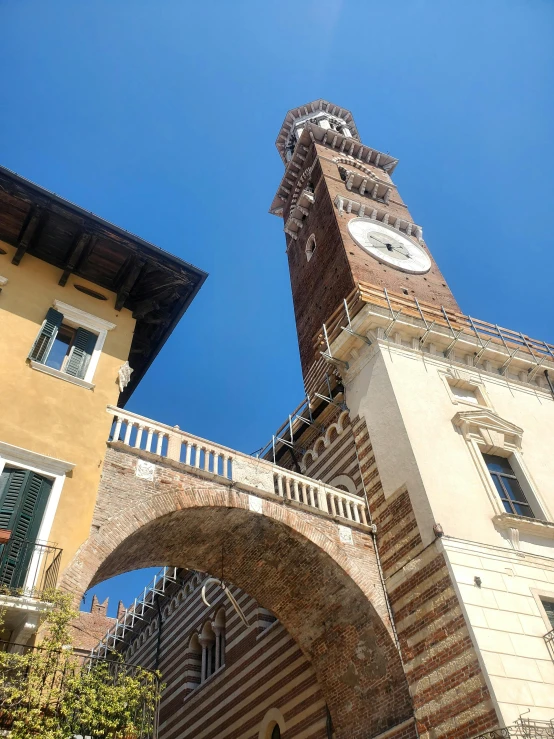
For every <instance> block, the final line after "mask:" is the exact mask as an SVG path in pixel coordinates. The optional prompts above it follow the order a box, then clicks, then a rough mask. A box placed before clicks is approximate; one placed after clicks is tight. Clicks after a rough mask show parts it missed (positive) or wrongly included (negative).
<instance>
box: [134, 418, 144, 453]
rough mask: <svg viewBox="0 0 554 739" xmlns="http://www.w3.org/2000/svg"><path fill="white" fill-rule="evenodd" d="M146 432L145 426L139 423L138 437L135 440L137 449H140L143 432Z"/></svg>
mask: <svg viewBox="0 0 554 739" xmlns="http://www.w3.org/2000/svg"><path fill="white" fill-rule="evenodd" d="M143 431H144V426H143V425H142V424H141V423H139V424H138V425H137V435H136V438H135V449H140V442H141V441H142V432H143Z"/></svg>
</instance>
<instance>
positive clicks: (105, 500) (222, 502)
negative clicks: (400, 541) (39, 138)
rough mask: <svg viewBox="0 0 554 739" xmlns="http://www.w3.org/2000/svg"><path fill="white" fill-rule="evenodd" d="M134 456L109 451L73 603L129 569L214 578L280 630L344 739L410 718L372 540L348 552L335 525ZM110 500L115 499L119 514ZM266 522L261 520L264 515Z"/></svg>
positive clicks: (72, 576)
mask: <svg viewBox="0 0 554 739" xmlns="http://www.w3.org/2000/svg"><path fill="white" fill-rule="evenodd" d="M136 456H137V453H135V454H132V453H128V452H122V451H119V450H116V449H109V450H108V452H107V455H106V461H105V464H104V472H103V480H104V479H105V480H107V484H106V486H105V489H104V488H103V487H102V484H101V487H100V491H99V499H98V503H97V508H99V509H102V510H106V511H109V514H108V515H104V517H102V516H101V515H100V513H97V515H96V518H95V520H96V521H99V522H101V523H98V524H97V525H95V526H93V532H92V533H91V536H90V537H89V539H88V540H87V541H86V542H85V543H84V544H83V546H82V547H81V548H80V550H79V551H78V553H77V555H76V556H75V558H74V560H73V561H72V562H71V564H70V565H69V567H68V568H67V569H66V570H65V572H64V576H63V579H62V587H64V588H65V589H67V590H71V591H72V592H74V593H76V594H77V595H78V597H80V595H81V594H82V593H83V592H84V591H85V590H86V589H87V588H88V587H90V586H91V585H94V584H96V583H98V582H101V581H102V580H105V579H108V578H110V577H113V576H115V575H118V574H121V573H123V572H127V571H129V570H133V569H139V568H143V567H152V566H159V567H161V566H164V565H167V566H176V567H183V568H189V569H193V570H197V571H200V572H206V573H212V574H214V575H216V576H217V575H219V573H220V571H221V545H222V543H224V544H225V578H226V579H227V580H228V581H229V582H232V583H234V584H235V585H237V586H238V587H239V588H241V589H243V590H244V591H245V592H248V593H249V594H250V595H251V596H252V597H253V598H254V599H255V600H256V601H257V602H258V603H259V604H260V605H261V606H263V607H264V608H267V609H268V610H270V611H271V612H272V613H274V614H275V616H276V617H277V618H278V619H279V620H280V621H281V623H282V624H283V626H284V627H285V628H286V629H287V630H288V632H289V633H290V634H291V636H292V637H293V638H294V639H295V641H296V642H297V644H298V645H299V647H300V648H301V650H302V651H303V653H304V654H305V656H306V657H307V659H308V660H309V661H310V662H311V665H312V667H313V669H314V671H315V674H316V678H317V680H318V683H319V685H320V688H321V690H322V693H323V695H324V698H325V700H326V703H327V705H328V706H329V710H330V713H331V716H332V719H333V725H334V727H335V731H336V737H337V739H346V737H352V736H356V737H359V739H365V738H366V737H367V738H368V739H369V737H374V736H376V735H378V734H379V733H382V732H384V731H386V730H388V729H390V728H391V727H393V726H395V725H397V724H400V723H401V722H402V721H405V720H407V719H410V718H411V717H412V716H413V709H412V705H411V700H410V696H409V693H408V688H407V683H406V680H405V676H404V672H403V669H402V664H401V661H400V658H399V654H398V651H397V649H396V646H395V643H394V641H393V639H392V636H391V633H390V625H389V624H388V617H387V614H386V609H385V606H384V602H383V594H382V591H381V590H380V587H381V586H380V580H379V575H378V569H377V562H376V559H375V553H374V550H373V540H372V537H371V536H370V535H369V534H367V533H365V532H364V531H358V530H355V529H354V530H353V544H352V545H348V546H345V545H344V544H342V543H341V540H340V532H339V527H338V525H337V523H336V522H335V521H333V520H332V518H331V517H328V518H326V517H323V516H315V515H313V514H310V513H308V512H306V511H302V510H298V509H296V508H294V507H291V506H288V505H283V504H281V503H279V502H274V501H273V500H270V499H268V498H261V497H257V498H256V505H255V506H252V498H253V496H251V495H248V494H247V493H244V492H241V491H239V490H238V489H235V488H233V486H232V485H223V484H218V483H216V482H211V481H207V480H205V479H202V478H200V477H197V476H195V475H194V474H192V473H191V472H188V471H183V470H182V468H179V469H177V467H176V466H172V465H171V464H170V463H167V464H166V463H162V462H160V463H159V464H158V465H157V466H156V474H155V479H154V481H153V482H152V481H147V480H143V479H141V478H137V477H136V476H135V474H134V467H135V466H136ZM111 496H117V500H118V501H119V503H120V504H119V505H118V506H114V505H113V503H112V498H111ZM125 500H127V501H128V504H127V505H125V504H121V501H125ZM260 510H261V513H260V512H259V511H260Z"/></svg>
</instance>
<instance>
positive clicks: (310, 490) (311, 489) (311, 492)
mask: <svg viewBox="0 0 554 739" xmlns="http://www.w3.org/2000/svg"><path fill="white" fill-rule="evenodd" d="M308 495H309V496H310V505H311V506H312V508H315V507H316V505H315V497H314V486H313V485H308Z"/></svg>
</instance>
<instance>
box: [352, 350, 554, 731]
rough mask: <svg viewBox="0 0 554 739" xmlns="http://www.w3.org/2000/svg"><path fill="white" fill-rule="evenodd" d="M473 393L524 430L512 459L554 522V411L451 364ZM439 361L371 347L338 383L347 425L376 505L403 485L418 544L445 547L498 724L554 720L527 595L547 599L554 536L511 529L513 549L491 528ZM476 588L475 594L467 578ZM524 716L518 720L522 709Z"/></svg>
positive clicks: (464, 407) (552, 664) (534, 610)
mask: <svg viewBox="0 0 554 739" xmlns="http://www.w3.org/2000/svg"><path fill="white" fill-rule="evenodd" d="M454 367H455V368H456V370H457V372H458V373H460V372H463V373H464V378H465V379H468V380H470V381H471V382H475V383H478V384H480V385H482V387H483V388H484V391H485V398H486V399H487V400H488V402H489V406H488V407H490V409H491V410H492V411H493V412H494V413H496V414H497V415H498V416H500V417H501V418H503V419H504V420H505V421H508V422H510V423H512V424H515V425H516V426H519V427H520V428H522V429H523V437H522V449H521V452H520V453H519V452H518V454H520V459H521V461H522V463H523V465H524V469H525V472H526V475H527V476H528V478H529V482H530V483H531V485H532V486H533V488H534V490H535V491H536V493H537V497H538V499H539V502H540V504H541V508H542V510H543V514H544V515H543V517H544V519H545V520H547V521H550V522H552V521H554V401H553V399H552V397H551V396H550V395H549V393H548V392H546V391H543V390H540V389H536V390H533V389H531V388H530V387H528V386H525V385H524V384H523V383H517V382H515V381H511V380H510V381H508V380H506V379H505V378H503V377H501V376H500V375H494V374H493V373H487V372H483V371H480V370H478V369H474V368H471V367H460V365H459V364H457V365H454ZM449 369H452V366H451V365H450V363H449V362H448V361H447V360H445V359H444V358H443V357H442V356H434V355H431V356H430V355H428V354H426V355H422V354H421V352H418V351H410V349H409V348H403V347H402V346H401V345H399V344H393V343H387V344H385V343H382V344H378V343H374V344H373V345H372V347H371V348H370V349H369V350H368V351H367V352H366V353H365V356H362V357H360V358H359V359H357V360H356V361H355V362H354V363H353V365H352V366H351V368H350V370H349V372H348V373H347V375H346V377H345V385H346V391H347V393H346V400H347V404H348V406H349V408H350V412H351V416H352V417H355V416H356V415H358V414H359V415H361V416H363V417H364V418H365V420H366V423H367V425H368V429H369V433H370V437H371V442H372V444H373V447H374V450H375V456H376V461H377V465H378V468H379V473H380V476H381V481H382V483H383V489H384V493H385V496H389V495H391V494H392V493H394V492H395V491H396V490H398V489H399V488H400V487H402V486H406V488H407V490H408V492H409V494H410V499H411V501H412V505H413V507H414V512H415V515H416V518H417V521H418V525H419V527H420V531H421V534H422V538H423V540H424V543H428V542H429V541H431V540H432V539H433V538H434V534H433V531H432V527H433V524H434V523H435V522H438V523H440V524H441V525H442V527H443V530H444V532H445V536H444V538H443V539H442V542H443V543H444V547H445V551H446V553H447V561H448V562H449V566H450V567H451V572H452V575H453V580H454V582H455V584H456V587H457V588H458V592H459V595H460V599H461V602H462V605H463V608H464V609H465V613H466V618H467V622H468V625H469V627H470V632H471V634H472V638H473V640H474V643H475V646H476V648H477V654H478V655H479V659H480V660H481V662H482V667H483V669H484V673H485V675H486V677H487V680H488V682H489V687H490V690H491V694H492V696H493V700H494V701H495V702H496V705H497V708H498V711H499V715H500V716H501V717H502V720H503V722H504V723H505V724H506V725H509V724H511V723H513V722H514V721H515V720H516V719H517V718H518V717H519V716H520V715H521V714H524V716H525V717H527V718H529V717H530V718H535V719H540V720H550V719H553V718H554V661H553V658H552V656H551V655H550V653H549V651H548V649H547V647H546V644H545V641H544V635H545V634H546V633H547V631H549V625H548V623H547V621H546V620H545V616H544V614H543V613H541V610H540V607H539V605H538V603H537V600H536V599H535V596H534V594H533V590H534V591H535V592H540V593H541V594H544V595H547V596H548V595H549V596H551V597H552V596H554V536H552V535H551V536H552V538H548V537H542V536H540V537H539V536H536V535H534V534H531V533H527V532H525V531H524V530H520V549H519V550H518V549H516V548H514V544H513V543H512V542H511V541H510V538H509V536H508V534H507V533H506V532H505V531H502V530H500V529H498V528H496V527H495V524H494V523H493V521H492V519H493V517H494V516H495V515H496V514H498V512H499V509H500V508H501V505H500V503H499V500H498V499H497V498H495V493H494V491H493V492H492V493H491V490H490V489H489V488H488V487H487V482H486V481H487V480H488V478H487V473H486V468H485V475H484V477H482V476H481V475H482V474H483V468H481V473H480V472H479V468H478V465H477V463H476V460H475V459H474V457H473V456H472V454H471V451H470V447H469V445H468V443H467V441H466V439H465V438H464V436H463V434H462V433H461V431H460V430H459V429H458V428H457V427H456V426H455V425H454V424H453V422H452V419H453V417H454V416H455V415H456V414H457V413H458V412H460V411H462V412H463V411H468V410H471V409H475V408H476V406H475V405H472V404H467V403H462V402H459V400H458V401H456V398H453V396H452V394H451V393H450V392H449V390H448V386H447V384H446V383H445V381H444V373H445V372H447V371H449ZM476 576H478V577H480V578H481V581H482V584H481V587H478V586H477V585H476V584H475V579H474V578H475V577H476ZM528 709H529V710H530V713H525V712H526V711H527V710H528Z"/></svg>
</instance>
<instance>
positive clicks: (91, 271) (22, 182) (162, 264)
mask: <svg viewBox="0 0 554 739" xmlns="http://www.w3.org/2000/svg"><path fill="white" fill-rule="evenodd" d="M0 240H2V241H5V242H6V243H8V244H11V245H12V246H14V247H16V252H15V255H14V257H13V259H12V262H13V263H14V264H20V262H21V261H22V260H23V259H24V257H25V255H26V254H31V255H32V256H34V257H37V258H38V259H42V260H44V261H45V262H48V263H49V264H52V265H54V266H55V267H58V268H59V269H60V270H61V273H60V280H59V284H60V285H62V286H63V285H65V284H66V283H67V280H68V278H69V275H71V274H74V275H76V276H77V277H81V278H83V279H85V280H89V281H90V282H92V283H94V284H95V285H98V286H99V287H100V288H104V289H105V290H109V291H111V292H113V293H115V294H116V298H115V309H116V310H121V309H122V308H127V309H128V310H130V311H132V313H133V317H134V318H135V319H136V321H137V323H136V327H135V332H134V336H133V342H132V345H131V355H130V359H129V364H130V365H131V367H132V368H133V370H134V371H133V374H132V376H131V381H130V383H129V384H128V385H127V387H126V388H125V390H124V391H123V392H122V393H121V395H120V397H119V402H118V405H120V406H123V405H124V404H125V403H126V402H127V400H128V399H129V398H130V396H131V394H132V393H133V391H134V390H135V388H136V387H137V385H138V383H139V382H140V380H141V379H142V377H143V376H144V374H145V372H146V370H147V369H148V368H149V366H150V365H151V364H152V362H153V361H154V359H155V357H156V355H157V354H158V352H159V351H160V349H161V348H162V346H163V345H164V344H165V342H166V341H167V339H168V338H169V336H170V335H171V332H172V331H173V329H174V328H175V326H176V325H177V323H178V322H179V320H180V319H181V317H182V315H183V314H184V312H185V311H186V309H187V308H188V306H189V305H190V303H191V301H192V300H193V298H194V297H195V295H196V293H197V292H198V290H199V289H200V287H201V286H202V283H203V282H204V280H205V279H206V277H207V273H206V272H203V271H202V270H200V269H198V268H197V267H194V266H193V265H191V264H188V263H187V262H185V261H183V260H182V259H179V258H178V257H175V256H173V255H172V254H169V253H168V252H165V251H163V250H162V249H160V248H158V247H157V246H154V245H153V244H150V243H149V242H147V241H144V240H143V239H141V238H139V237H138V236H134V235H133V234H131V233H129V232H128V231H125V230H124V229H121V228H118V227H117V226H114V225H113V224H111V223H109V222H108V221H105V220H103V219H102V218H99V217H98V216H96V215H94V214H93V213H89V212H87V211H85V210H83V209H82V208H79V207H78V206H76V205H74V204H73V203H70V202H68V201H67V200H64V199H63V198H60V197H59V196H57V195H55V194H53V193H51V192H48V191H47V190H44V189H43V188H41V187H39V186H38V185H35V184H34V183H32V182H29V181H28V180H26V179H24V178H23V177H20V176H19V175H17V174H15V173H14V172H11V171H10V170H9V169H6V168H4V167H0Z"/></svg>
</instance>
